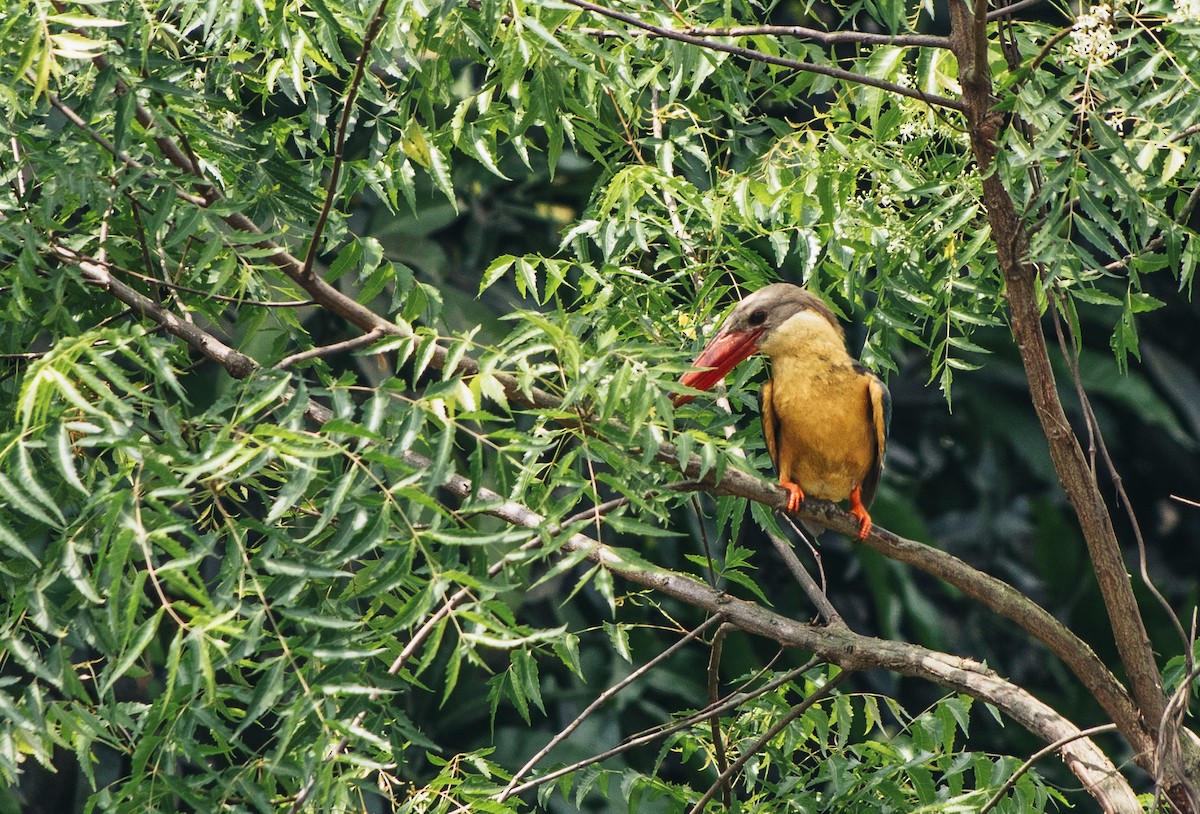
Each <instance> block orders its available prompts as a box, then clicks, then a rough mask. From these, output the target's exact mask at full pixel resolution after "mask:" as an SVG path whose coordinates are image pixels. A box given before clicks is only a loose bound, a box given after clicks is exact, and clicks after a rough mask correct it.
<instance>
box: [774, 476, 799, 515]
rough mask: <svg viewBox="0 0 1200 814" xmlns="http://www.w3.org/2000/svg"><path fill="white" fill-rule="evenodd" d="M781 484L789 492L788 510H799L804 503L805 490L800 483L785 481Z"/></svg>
mask: <svg viewBox="0 0 1200 814" xmlns="http://www.w3.org/2000/svg"><path fill="white" fill-rule="evenodd" d="M779 485H780V486H782V487H783V488H784V490H785V491H786V492H787V493H788V502H787V510H788V512H795V511H799V509H800V506H801V505H802V504H803V503H804V490H803V489H801V488H800V486H799V485H798V484H795V483H792V482H790V481H783V482H781V483H780V484H779Z"/></svg>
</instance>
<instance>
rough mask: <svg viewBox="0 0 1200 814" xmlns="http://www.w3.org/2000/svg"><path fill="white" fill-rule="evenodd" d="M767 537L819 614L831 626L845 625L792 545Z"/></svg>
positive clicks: (775, 536)
mask: <svg viewBox="0 0 1200 814" xmlns="http://www.w3.org/2000/svg"><path fill="white" fill-rule="evenodd" d="M766 534H767V537H768V538H770V540H771V543H772V544H773V545H774V546H775V551H776V552H778V553H779V556H780V557H782V558H783V562H784V564H785V565H787V567H788V571H790V572H791V573H792V577H793V578H794V579H795V580H796V582H798V583H800V587H801V588H802V589H803V590H804V594H805V595H806V596H807V597H808V599H809V601H810V602H812V603H813V605H815V606H816V608H817V612H818V613H820V614H821V616H823V617H824V618H825V621H826V622H829V623H830V624H844V622H843V620H842V615H841V614H840V613H838V612H837V608H835V607H834V606H833V603H832V602H830V601H829V597H828V596H826V595H825V592H824V591H823V590H821V586H820V585H818V584H817V583H816V581H815V580H814V579H813V578H812V575H811V574H809V573H808V570H807V569H806V568H805V567H804V564H803V563H802V562H800V558H799V557H797V556H796V552H795V551H794V550H793V549H792V544H791V543H790V542H789V541H787V540H785V539H783V538H782V537H779V536H777V535H774V534H771V533H770V532H767V533H766Z"/></svg>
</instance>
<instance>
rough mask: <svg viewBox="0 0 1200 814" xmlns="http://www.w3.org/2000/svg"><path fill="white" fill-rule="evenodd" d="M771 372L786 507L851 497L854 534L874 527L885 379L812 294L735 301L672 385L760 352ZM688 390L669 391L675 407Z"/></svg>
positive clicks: (773, 425)
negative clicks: (855, 352) (853, 352)
mask: <svg viewBox="0 0 1200 814" xmlns="http://www.w3.org/2000/svg"><path fill="white" fill-rule="evenodd" d="M760 351H761V352H762V353H765V354H766V355H767V356H768V357H769V358H770V360H771V373H772V378H771V379H769V380H768V381H767V382H765V383H764V384H763V386H762V389H761V390H760V391H759V394H758V407H759V412H760V413H761V415H762V424H763V436H764V437H765V439H766V442H767V452H768V453H770V455H771V460H772V461H773V462H774V464H775V469H776V471H778V473H779V485H780V486H782V487H783V488H784V489H786V490H787V492H788V503H787V510H788V511H789V512H794V511H796V510H797V509H799V508H800V504H801V503H803V502H804V498H805V497H806V496H811V497H815V498H818V499H821V500H843V499H845V498H850V513H851V514H853V515H854V516H855V517H857V518H858V522H859V527H858V539H860V540H861V539H863V538H864V537H866V536H867V534H868V533H869V532H870V531H871V516H870V515H869V514H868V513H867V507H868V506H870V505H871V501H872V500H873V499H874V497H875V490H876V488H877V487H878V486H879V474H880V470H882V469H883V451H884V447H885V445H886V444H887V435H888V425H889V424H890V422H891V417H892V397H891V395H890V394H889V393H888V389H887V386H886V385H884V383H883V382H882V381H880V379H879V377H878V376H876V375H875V374H874V373H871V372H870V371H869V370H867V369H866V368H865V367H863V366H862V365H861V364H859V363H858V361H857V360H855V359H854V358H853V357H852V356H850V354H849V353H847V352H846V335H845V332H844V331H843V330H842V326H841V325H840V324H839V323H838V321H837V318H836V317H835V316H834V315H833V311H831V310H830V309H829V306H828V305H826V304H825V303H824V302H823V301H822V300H821V299H820V298H819V297H817V296H815V295H813V294H811V293H809V292H808V291H805V290H804V289H803V288H800V287H799V286H795V285H791V284H790V283H775V284H773V285H769V286H766V287H764V288H760V289H759V290H758V291H755V292H754V293H753V294H750V295H749V296H747V297H746V298H745V299H744V300H742V301H741V302H740V303H738V305H737V306H735V307H734V309H733V310H732V311H730V313H729V316H728V317H727V318H726V319H725V322H724V324H723V325H722V326H721V330H720V332H719V333H717V335H716V336H714V337H713V339H712V341H711V342H709V343H708V345H707V347H705V348H704V351H703V352H702V353H701V354H700V356H698V357H697V358H696V361H695V362H693V363H692V364H693V366H694V367H696V368H700V369H699V370H695V371H693V372H691V373H687V374H685V375H684V376H683V378H681V379H680V380H679V383H680V384H682V385H684V386H686V387H692V388H695V389H697V390H707V389H708V388H710V387H712V386H713V385H714V384H716V383H717V382H719V381H720V380H721V379H723V378H725V375H726V374H727V373H729V371H730V370H732V369H733V368H734V367H735V366H736V365H737V364H738V363H739V362H741V361H743V360H744V359H747V358H749V357H750V356H752V355H753V354H755V353H757V352H760ZM692 398H693V396H691V395H686V394H680V395H678V396H676V397H675V405H676V406H679V405H680V404H683V403H685V402H688V401H691V400H692Z"/></svg>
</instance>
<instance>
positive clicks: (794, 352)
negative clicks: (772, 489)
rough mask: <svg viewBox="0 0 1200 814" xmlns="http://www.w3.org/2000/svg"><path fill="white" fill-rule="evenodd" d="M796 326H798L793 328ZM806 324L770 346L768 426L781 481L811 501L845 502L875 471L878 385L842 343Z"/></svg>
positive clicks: (766, 397) (765, 422)
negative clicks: (874, 395) (874, 391)
mask: <svg viewBox="0 0 1200 814" xmlns="http://www.w3.org/2000/svg"><path fill="white" fill-rule="evenodd" d="M788 327H792V326H788ZM819 328H820V326H819V325H817V324H815V323H811V322H809V321H807V320H806V321H805V322H804V323H802V324H799V325H797V326H794V328H793V329H792V330H782V331H780V332H779V334H778V336H776V337H773V341H772V342H770V343H769V344H768V345H766V346H764V347H763V350H764V351H766V352H767V353H768V355H769V356H770V358H771V373H772V379H771V382H770V386H769V387H767V388H765V389H764V393H763V395H764V399H763V404H762V409H763V427H764V431H766V432H768V433H772V434H773V436H774V437H773V438H768V439H767V441H768V449H770V450H771V452H772V459H773V460H774V461H775V468H776V469H777V470H778V471H779V477H780V480H781V481H793V482H795V483H797V484H799V485H800V488H801V489H803V490H804V492H805V494H806V495H810V496H812V497H816V498H820V499H823V500H842V499H844V498H846V497H849V496H850V492H851V490H853V489H854V488H855V487H856V486H860V485H862V483H863V481H864V479H865V478H866V476H867V473H868V472H869V471H870V470H871V468H872V467H873V466H874V464H875V461H876V458H877V455H878V454H879V451H878V450H877V449H876V447H877V441H876V433H875V427H874V425H873V424H872V420H871V400H870V392H869V387H870V378H869V377H868V376H865V375H863V374H862V373H861V371H860V370H859V369H857V368H856V366H855V364H854V360H853V359H852V358H851V357H850V355H849V354H848V353H846V350H845V346H844V345H843V344H842V340H841V337H840V336H837V335H835V334H834V333H833V331H828V332H824V331H821V330H819Z"/></svg>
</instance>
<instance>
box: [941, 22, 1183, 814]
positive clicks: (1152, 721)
mask: <svg viewBox="0 0 1200 814" xmlns="http://www.w3.org/2000/svg"><path fill="white" fill-rule="evenodd" d="M950 20H951V34H950V43H951V50H952V51H953V52H954V55H955V57H956V58H957V60H958V70H959V80H960V82H961V84H962V88H963V102H964V103H965V105H966V114H967V121H968V126H969V134H970V140H971V149H972V152H973V153H974V155H975V158H976V160H977V161H978V162H979V171H980V175H981V176H982V179H983V202H984V206H985V208H986V210H987V215H988V221H989V223H990V226H991V233H992V236H993V239H994V241H995V244H996V256H997V260H998V262H999V265H1000V270H1001V273H1002V274H1003V276H1004V281H1005V299H1006V301H1007V303H1008V312H1009V324H1010V328H1011V331H1012V335H1013V339H1014V340H1015V341H1016V344H1017V349H1018V351H1019V353H1020V356H1021V362H1022V365H1023V366H1024V369H1025V376H1026V379H1027V381H1028V384H1029V392H1030V395H1031V397H1032V399H1033V406H1034V409H1035V412H1036V413H1037V416H1038V420H1039V421H1040V422H1041V425H1042V431H1043V433H1044V435H1045V437H1046V440H1047V442H1048V444H1049V451H1050V458H1051V460H1052V461H1053V463H1054V468H1055V471H1056V472H1057V473H1058V477H1059V481H1060V483H1061V484H1062V487H1063V490H1064V492H1065V493H1066V495H1067V499H1068V500H1069V501H1070V503H1071V506H1072V508H1073V509H1074V510H1075V514H1076V516H1077V517H1078V518H1079V524H1080V527H1081V529H1082V531H1083V536H1084V540H1085V541H1086V543H1087V547H1088V554H1089V556H1090V559H1091V562H1092V566H1093V569H1094V571H1095V574H1096V579H1097V582H1098V583H1099V586H1100V591H1101V594H1102V596H1103V598H1104V603H1105V606H1106V608H1107V610H1108V616H1109V620H1110V621H1111V623H1112V627H1113V637H1114V640H1115V642H1116V645H1117V649H1118V651H1119V652H1120V655H1121V662H1122V664H1123V665H1124V667H1125V670H1126V673H1127V674H1128V676H1129V682H1130V688H1131V691H1132V694H1133V698H1134V701H1135V703H1136V705H1137V709H1138V713H1139V715H1140V718H1141V725H1140V727H1139V728H1140V729H1143V730H1144V731H1146V732H1147V733H1148V734H1149V736H1150V737H1151V738H1152V740H1157V739H1158V738H1159V737H1162V736H1164V735H1165V736H1167V737H1172V738H1176V739H1178V733H1177V732H1163V731H1161V730H1160V721H1162V720H1163V713H1164V711H1165V709H1166V706H1167V697H1166V694H1165V693H1164V691H1163V687H1162V682H1161V679H1160V676H1159V671H1158V665H1157V663H1156V662H1155V659H1154V652H1153V650H1152V649H1151V647H1150V639H1149V636H1148V635H1147V633H1146V628H1145V624H1144V623H1143V621H1142V615H1141V610H1140V608H1139V607H1138V604H1137V600H1136V598H1135V597H1134V594H1133V587H1132V584H1131V582H1130V579H1129V574H1128V570H1127V567H1126V565H1125V560H1124V557H1123V555H1122V553H1121V546H1120V543H1119V542H1118V541H1117V537H1116V533H1115V531H1114V530H1113V525H1112V518H1111V515H1110V514H1109V511H1108V507H1107V506H1106V505H1105V501H1104V496H1103V495H1102V494H1101V492H1100V487H1099V484H1098V483H1097V481H1096V477H1095V473H1094V471H1093V470H1092V468H1091V467H1090V466H1089V465H1088V461H1087V458H1086V457H1085V455H1084V452H1083V448H1082V446H1081V445H1080V443H1079V439H1078V437H1077V436H1076V435H1075V433H1074V431H1073V430H1072V429H1071V425H1070V424H1069V423H1068V421H1067V417H1066V412H1065V410H1064V409H1063V405H1062V401H1061V400H1060V398H1059V395H1058V387H1057V383H1056V382H1055V377H1054V372H1053V369H1052V367H1051V364H1050V355H1049V351H1048V350H1047V346H1046V339H1045V335H1044V333H1043V331H1042V326H1041V309H1040V307H1039V305H1038V296H1037V287H1038V285H1039V282H1038V279H1039V277H1038V269H1037V268H1036V267H1035V266H1034V265H1033V264H1031V263H1030V262H1029V259H1028V254H1029V233H1028V231H1027V229H1026V226H1025V222H1024V220H1023V219H1022V218H1021V216H1020V214H1019V213H1018V211H1017V207H1016V204H1015V202H1014V200H1013V197H1012V195H1011V194H1010V193H1009V191H1008V189H1007V188H1006V187H1005V185H1004V181H1003V180H1002V179H1001V177H1000V176H999V174H998V173H996V172H995V171H994V169H995V158H996V156H997V152H998V148H997V143H998V138H997V137H998V135H999V131H1000V128H1001V127H1002V125H1003V115H1002V114H1001V113H1000V112H999V111H998V110H997V109H996V106H995V102H996V100H995V97H994V95H993V89H992V82H991V76H990V73H989V70H988V47H987V46H988V43H987V37H986V20H987V3H986V0H974V3H973V5H972V4H968V3H966V2H954V3H951V4H950ZM1118 725H1120V724H1119V722H1118ZM1122 731H1123V732H1124V731H1125V730H1124V729H1122ZM1126 736H1127V737H1128V734H1127V735H1126ZM1188 744H1189V745H1191V741H1188ZM1138 751H1139V762H1141V763H1143V765H1145V762H1146V760H1147V759H1148V758H1151V756H1152V754H1153V753H1151V754H1147V753H1146V752H1144V751H1143V750H1141V749H1139V750H1138ZM1160 751H1161V750H1160ZM1177 752H1178V750H1175V752H1174V753H1177ZM1163 769H1164V767H1161V766H1157V767H1153V768H1152V771H1154V772H1156V773H1158V772H1162V771H1163ZM1165 776H1166V777H1167V778H1168V780H1167V782H1168V785H1169V788H1168V790H1167V793H1168V796H1170V797H1171V799H1172V800H1173V801H1174V800H1176V799H1177V798H1178V799H1186V800H1189V801H1194V800H1195V799H1196V794H1195V792H1194V791H1192V790H1191V785H1192V783H1191V781H1190V780H1189V778H1188V772H1187V771H1186V770H1185V768H1184V766H1183V765H1182V764H1181V765H1177V766H1173V767H1166V772H1165ZM1185 810H1189V811H1194V810H1195V805H1194V803H1189V805H1188V808H1187V809H1185Z"/></svg>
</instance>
